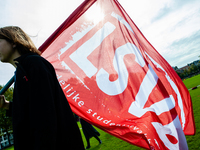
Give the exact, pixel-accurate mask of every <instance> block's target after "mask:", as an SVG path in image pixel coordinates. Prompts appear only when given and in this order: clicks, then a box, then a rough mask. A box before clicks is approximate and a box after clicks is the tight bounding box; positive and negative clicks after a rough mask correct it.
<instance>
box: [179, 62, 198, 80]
mask: <svg viewBox="0 0 200 150" xmlns="http://www.w3.org/2000/svg"><path fill="white" fill-rule="evenodd" d="M175 71H176V73H177V74H178V76H179V77H180V78H181V79H185V78H188V77H192V76H194V75H197V74H199V73H200V65H194V64H192V65H190V66H188V68H187V69H184V70H182V71H180V70H179V69H177V68H176V67H175Z"/></svg>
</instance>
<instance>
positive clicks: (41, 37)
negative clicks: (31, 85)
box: [0, 0, 200, 85]
mask: <svg viewBox="0 0 200 150" xmlns="http://www.w3.org/2000/svg"><path fill="white" fill-rule="evenodd" d="M83 1H84V0H0V27H4V26H10V25H17V26H20V27H21V28H22V29H23V30H24V31H25V32H26V33H27V34H28V35H30V36H31V37H32V40H33V41H34V43H35V45H36V46H37V47H39V46H40V45H41V44H42V43H43V42H44V41H45V40H46V39H47V38H48V37H49V36H50V35H51V34H52V33H53V32H54V31H55V30H56V29H57V28H58V27H59V25H60V24H61V23H62V22H63V21H64V20H65V19H66V18H67V17H68V16H69V15H70V14H71V13H72V12H73V11H74V10H75V9H76V8H77V7H78V6H79V5H80V4H81V3H82V2H83ZM118 1H119V3H120V4H121V5H122V7H123V8H124V9H125V10H126V12H127V13H128V14H129V16H130V17H131V19H132V20H133V21H134V23H135V24H136V25H137V26H138V28H139V29H140V30H141V31H142V33H143V34H144V36H145V37H146V38H147V40H148V41H149V42H150V43H151V44H152V45H153V46H154V47H155V48H156V50H157V51H158V52H159V53H160V54H161V55H162V56H163V57H164V58H165V59H166V60H167V61H168V62H169V64H170V65H171V66H178V67H179V68H180V67H183V66H185V65H187V64H188V63H191V62H193V61H194V60H197V59H199V58H198V56H199V55H200V0H139V1H138V0H137V1H136V0H118ZM14 70H15V68H14V67H13V66H11V65H10V64H5V63H1V62H0V85H5V84H6V82H7V81H8V80H9V79H10V78H11V77H12V76H13V74H14Z"/></svg>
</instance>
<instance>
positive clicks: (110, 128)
mask: <svg viewBox="0 0 200 150" xmlns="http://www.w3.org/2000/svg"><path fill="white" fill-rule="evenodd" d="M69 18H72V19H73V21H72V20H71V19H67V20H66V22H64V23H63V24H62V25H61V26H60V27H59V28H58V30H56V32H55V33H54V34H53V35H52V36H51V37H50V39H48V40H47V42H46V43H44V46H41V47H40V50H41V51H43V53H42V56H43V57H45V58H46V59H47V60H48V61H50V62H51V63H52V65H53V66H54V67H55V69H56V73H57V77H58V80H59V82H60V85H61V87H62V89H63V91H64V93H65V95H66V97H67V99H68V101H69V103H70V106H71V108H72V110H73V111H74V112H75V113H76V114H77V115H78V116H80V117H82V118H84V119H86V120H87V121H88V122H90V123H92V124H93V125H95V126H97V127H99V128H100V129H102V130H104V131H106V132H108V133H110V134H112V135H114V136H116V137H118V138H120V139H122V140H125V141H127V142H129V143H131V144H134V145H137V146H139V147H143V148H147V149H187V142H186V139H185V136H184V133H185V134H187V135H193V134H194V133H195V125H194V117H193V110H192V103H191V97H190V94H189V92H188V90H187V88H186V87H185V85H184V84H183V82H182V81H181V79H180V78H179V77H178V75H177V74H176V73H175V71H174V70H173V68H172V67H171V66H170V65H169V64H168V63H167V62H166V60H164V58H163V57H162V56H161V55H160V54H159V53H158V52H157V51H156V50H155V49H154V47H153V46H152V45H151V44H150V43H149V42H148V41H147V39H146V38H145V37H144V36H143V34H142V33H141V32H140V30H139V29H138V28H137V26H136V25H135V24H134V23H133V21H132V20H131V19H130V17H129V16H128V15H127V14H126V12H125V10H124V9H123V8H122V7H121V5H120V4H119V3H118V2H117V0H97V1H93V0H90V1H85V2H84V3H83V4H82V5H81V6H80V7H79V8H78V9H77V10H75V12H74V13H73V14H72V16H70V17H69ZM183 131H184V132H183Z"/></svg>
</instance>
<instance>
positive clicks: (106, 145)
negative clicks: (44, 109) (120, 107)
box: [6, 75, 200, 150]
mask: <svg viewBox="0 0 200 150" xmlns="http://www.w3.org/2000/svg"><path fill="white" fill-rule="evenodd" d="M183 82H184V84H185V85H186V87H187V88H188V89H191V88H192V87H195V86H198V85H200V75H197V76H195V77H192V78H189V79H186V80H184V81H183ZM189 92H190V95H191V97H192V103H193V111H194V118H195V124H196V134H195V135H194V136H186V139H187V143H188V147H189V149H190V150H197V149H200V142H199V139H200V108H199V106H200V86H199V87H198V88H197V89H194V90H189ZM78 125H79V127H80V128H81V126H80V124H79V123H78ZM97 130H98V131H99V132H100V134H101V136H100V139H101V140H102V144H101V145H99V143H98V141H97V140H96V139H95V138H91V139H90V143H91V148H90V149H89V150H141V149H142V148H139V147H136V146H134V145H131V144H129V143H127V142H125V141H122V140H120V139H118V138H116V137H114V136H112V135H109V134H107V133H105V132H104V131H102V130H100V129H98V128H97ZM81 134H82V136H83V133H82V130H81ZM83 142H84V145H85V147H86V140H85V137H84V136H83ZM27 149H28V148H27ZM6 150H14V148H13V147H11V148H9V149H6Z"/></svg>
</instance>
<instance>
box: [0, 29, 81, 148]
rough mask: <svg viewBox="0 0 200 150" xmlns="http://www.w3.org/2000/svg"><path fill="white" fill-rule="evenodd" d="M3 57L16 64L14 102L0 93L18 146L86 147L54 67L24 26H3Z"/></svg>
mask: <svg viewBox="0 0 200 150" xmlns="http://www.w3.org/2000/svg"><path fill="white" fill-rule="evenodd" d="M0 60H1V62H5V63H10V64H12V65H13V66H14V67H16V72H15V84H14V93H13V102H8V101H6V100H5V97H4V96H3V95H0V108H5V109H7V114H8V115H10V116H12V119H13V132H14V149H15V150H25V149H29V150H57V149H63V148H65V149H68V150H74V149H78V150H82V149H84V145H83V141H82V137H81V134H80V131H79V129H78V126H77V124H76V121H75V119H74V116H73V113H72V111H71V108H70V106H69V104H68V101H67V99H66V97H65V95H64V93H63V91H62V89H61V87H60V85H59V82H58V80H57V77H56V73H55V70H54V68H53V66H52V65H51V64H50V63H49V62H48V61H47V60H45V59H44V58H43V57H41V56H40V51H39V50H38V49H37V48H36V47H35V45H34V44H33V42H32V41H31V39H30V37H29V36H28V35H27V34H26V33H25V32H24V31H23V30H22V29H21V28H19V27H16V26H9V27H3V28H0Z"/></svg>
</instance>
